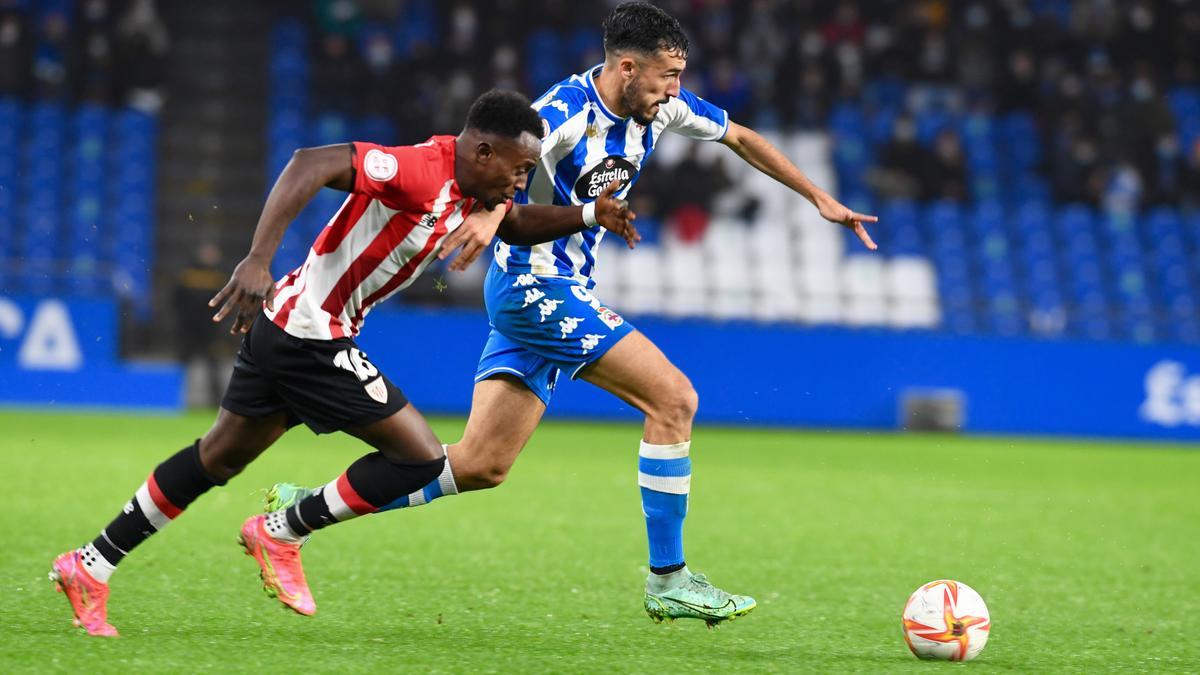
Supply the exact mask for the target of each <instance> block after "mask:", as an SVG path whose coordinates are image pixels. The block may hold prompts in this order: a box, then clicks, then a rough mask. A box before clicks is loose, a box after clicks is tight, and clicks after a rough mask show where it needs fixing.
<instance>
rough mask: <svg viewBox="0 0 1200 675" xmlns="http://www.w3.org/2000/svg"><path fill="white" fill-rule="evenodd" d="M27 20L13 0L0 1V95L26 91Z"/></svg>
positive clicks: (29, 59) (29, 60) (28, 66)
mask: <svg viewBox="0 0 1200 675" xmlns="http://www.w3.org/2000/svg"><path fill="white" fill-rule="evenodd" d="M32 64H33V61H32V41H31V40H30V37H29V22H28V19H27V18H26V16H25V13H24V12H22V11H20V9H18V7H17V6H16V4H15V2H14V0H5V2H0V96H13V95H25V94H26V93H27V92H28V88H29V75H30V70H31V69H32Z"/></svg>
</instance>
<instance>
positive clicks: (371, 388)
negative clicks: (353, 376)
mask: <svg viewBox="0 0 1200 675" xmlns="http://www.w3.org/2000/svg"><path fill="white" fill-rule="evenodd" d="M363 389H366V390H367V396H370V397H371V398H373V399H375V400H376V401H379V402H380V403H387V399H388V392H387V385H386V384H384V383H383V378H382V377H377V378H375V379H374V380H371V382H370V383H368V384H367V385H366V386H364V387H363Z"/></svg>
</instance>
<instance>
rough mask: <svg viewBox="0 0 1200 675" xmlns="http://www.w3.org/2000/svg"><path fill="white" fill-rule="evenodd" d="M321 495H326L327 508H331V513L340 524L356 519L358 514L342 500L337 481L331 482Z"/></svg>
mask: <svg viewBox="0 0 1200 675" xmlns="http://www.w3.org/2000/svg"><path fill="white" fill-rule="evenodd" d="M321 493H322V494H323V495H325V506H328V507H329V513H330V515H332V516H333V517H334V519H335V520H337V521H338V522H339V523H340V522H341V521H343V520H349V519H351V518H354V517H356V516H357V515H358V514H357V513H355V512H354V510H353V509H351V508H350V507H349V506H346V502H345V501H344V500H343V499H342V494H341V493H340V492H338V489H337V479H336V478H334V479H333V480H331V481H329V484H328V485H326V486H325V488H324V489H323V490H321Z"/></svg>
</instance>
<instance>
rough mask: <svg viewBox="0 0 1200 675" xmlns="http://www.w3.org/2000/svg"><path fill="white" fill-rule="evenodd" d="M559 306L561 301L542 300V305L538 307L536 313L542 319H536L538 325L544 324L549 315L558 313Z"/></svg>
mask: <svg viewBox="0 0 1200 675" xmlns="http://www.w3.org/2000/svg"><path fill="white" fill-rule="evenodd" d="M561 304H563V301H562V300H551V299H550V298H546V299H545V300H543V301H542V304H540V305H538V313H540V314H541V315H542V318H540V319H538V323H542V322H544V321H545V320H546V319H548V318H549V317H550V315H551V314H554V312H556V311H558V306H559V305H561Z"/></svg>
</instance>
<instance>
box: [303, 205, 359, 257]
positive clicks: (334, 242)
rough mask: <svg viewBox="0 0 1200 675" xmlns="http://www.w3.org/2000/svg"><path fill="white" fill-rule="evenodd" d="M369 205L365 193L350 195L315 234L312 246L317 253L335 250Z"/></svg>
mask: <svg viewBox="0 0 1200 675" xmlns="http://www.w3.org/2000/svg"><path fill="white" fill-rule="evenodd" d="M370 205H371V198H370V197H368V196H366V195H358V194H356V195H351V196H350V197H349V198H348V199H347V200H346V202H345V203H344V204H342V208H341V210H339V211H338V212H337V215H335V216H334V217H333V221H332V222H331V223H329V224H328V225H326V226H325V229H323V230H321V234H319V235H318V236H317V240H316V241H314V242H313V245H312V248H313V250H314V251H316V252H317V254H318V255H320V254H323V253H329V252H330V251H336V250H337V247H338V246H341V245H342V240H343V239H345V238H346V235H348V234H350V230H353V229H354V226H355V225H357V224H358V221H359V219H360V218H362V216H363V214H364V213H366V212H367V207H368V206H370Z"/></svg>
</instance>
